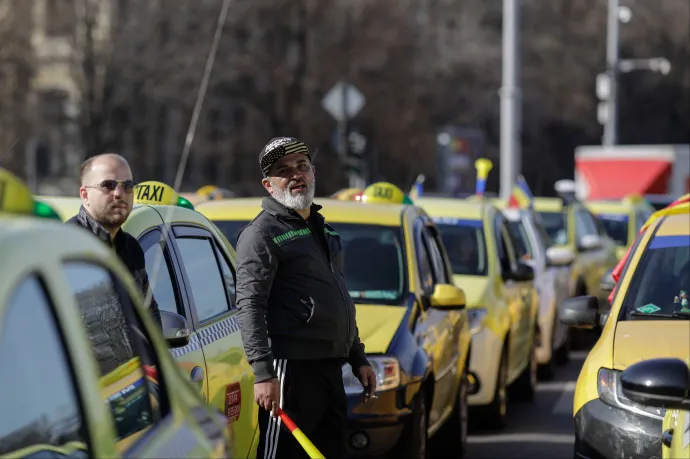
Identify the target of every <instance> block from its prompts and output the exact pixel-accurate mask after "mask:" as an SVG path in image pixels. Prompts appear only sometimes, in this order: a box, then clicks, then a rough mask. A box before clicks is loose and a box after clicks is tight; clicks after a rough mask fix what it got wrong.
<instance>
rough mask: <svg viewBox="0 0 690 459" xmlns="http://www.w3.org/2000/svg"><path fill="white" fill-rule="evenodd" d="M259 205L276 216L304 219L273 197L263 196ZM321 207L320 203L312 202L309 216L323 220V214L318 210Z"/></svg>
mask: <svg viewBox="0 0 690 459" xmlns="http://www.w3.org/2000/svg"><path fill="white" fill-rule="evenodd" d="M261 207H262V208H263V209H264V210H265V211H266V212H268V213H269V214H271V215H273V216H274V217H276V218H299V219H300V220H304V219H303V218H302V216H301V215H300V214H298V213H297V211H296V210H294V209H288V208H287V207H285V206H284V205H282V204H281V203H279V202H278V201H276V200H275V198H273V197H268V198H264V200H263V201H262V202H261ZM321 208H322V207H321V206H320V205H318V204H314V203H313V202H312V204H311V208H310V213H309V217H310V218H311V217H315V218H317V219H318V220H320V221H323V216H322V215H321V214H319V210H321Z"/></svg>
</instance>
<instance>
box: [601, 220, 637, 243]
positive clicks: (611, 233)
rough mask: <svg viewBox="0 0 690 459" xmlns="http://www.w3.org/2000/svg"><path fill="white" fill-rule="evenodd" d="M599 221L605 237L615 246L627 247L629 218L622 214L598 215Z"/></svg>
mask: <svg viewBox="0 0 690 459" xmlns="http://www.w3.org/2000/svg"><path fill="white" fill-rule="evenodd" d="M598 217H599V221H600V222H601V223H602V224H603V225H604V228H605V230H606V235H607V236H608V237H610V238H611V239H613V240H614V242H615V243H616V244H617V245H622V246H627V245H628V228H629V225H630V218H629V217H628V216H627V215H624V214H599V216H598Z"/></svg>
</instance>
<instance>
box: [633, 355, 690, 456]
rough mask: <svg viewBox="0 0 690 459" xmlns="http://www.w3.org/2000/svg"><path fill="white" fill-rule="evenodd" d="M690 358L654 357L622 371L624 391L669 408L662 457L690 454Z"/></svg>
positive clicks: (645, 402)
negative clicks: (689, 366)
mask: <svg viewBox="0 0 690 459" xmlns="http://www.w3.org/2000/svg"><path fill="white" fill-rule="evenodd" d="M688 365H690V360H686V361H685V362H684V361H682V360H680V359H650V360H644V361H642V362H638V363H636V364H634V365H631V366H629V367H628V368H626V369H625V371H623V373H622V374H621V387H622V389H623V395H625V396H626V397H627V398H629V399H630V400H633V401H634V402H637V403H639V404H641V405H645V406H652V407H659V408H663V409H665V410H666V415H665V416H664V423H663V433H661V445H662V446H661V457H662V458H663V459H686V458H688V457H690V368H688Z"/></svg>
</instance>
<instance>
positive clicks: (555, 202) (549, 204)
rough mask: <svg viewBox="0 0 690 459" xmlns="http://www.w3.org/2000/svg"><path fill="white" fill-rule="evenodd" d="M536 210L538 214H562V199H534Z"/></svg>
mask: <svg viewBox="0 0 690 459" xmlns="http://www.w3.org/2000/svg"><path fill="white" fill-rule="evenodd" d="M534 210H536V211H537V212H562V211H563V200H561V198H536V197H535V198H534Z"/></svg>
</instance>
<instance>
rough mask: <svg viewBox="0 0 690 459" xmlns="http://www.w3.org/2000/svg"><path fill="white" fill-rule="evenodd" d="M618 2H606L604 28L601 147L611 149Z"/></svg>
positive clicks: (613, 141) (615, 106)
mask: <svg viewBox="0 0 690 459" xmlns="http://www.w3.org/2000/svg"><path fill="white" fill-rule="evenodd" d="M619 8H620V0H609V2H608V24H607V27H606V73H607V75H608V97H607V100H606V120H605V121H606V122H605V123H604V137H603V142H602V143H603V145H604V146H607V147H611V146H613V145H615V144H616V143H617V142H618V49H619V46H618V41H619V21H620V17H619Z"/></svg>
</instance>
